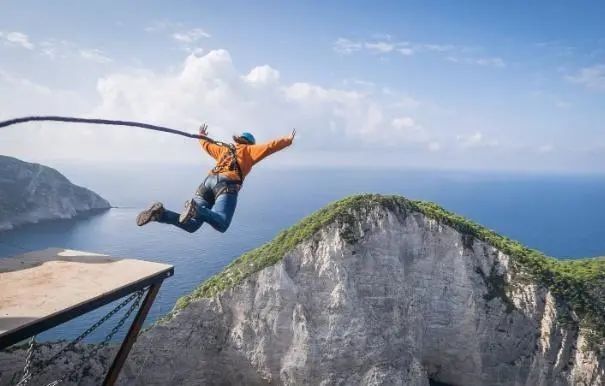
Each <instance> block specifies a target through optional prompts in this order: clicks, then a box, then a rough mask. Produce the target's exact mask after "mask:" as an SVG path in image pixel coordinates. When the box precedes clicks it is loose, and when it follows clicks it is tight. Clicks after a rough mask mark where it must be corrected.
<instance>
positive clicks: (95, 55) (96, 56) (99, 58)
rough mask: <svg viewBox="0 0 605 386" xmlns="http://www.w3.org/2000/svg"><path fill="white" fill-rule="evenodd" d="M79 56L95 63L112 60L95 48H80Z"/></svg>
mask: <svg viewBox="0 0 605 386" xmlns="http://www.w3.org/2000/svg"><path fill="white" fill-rule="evenodd" d="M80 56H81V57H82V58H83V59H86V60H90V61H92V62H96V63H102V64H105V63H111V62H113V60H112V59H111V58H110V57H108V56H107V55H105V54H104V53H103V51H101V50H99V49H96V48H93V49H85V50H80Z"/></svg>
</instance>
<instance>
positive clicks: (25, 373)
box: [17, 335, 36, 386]
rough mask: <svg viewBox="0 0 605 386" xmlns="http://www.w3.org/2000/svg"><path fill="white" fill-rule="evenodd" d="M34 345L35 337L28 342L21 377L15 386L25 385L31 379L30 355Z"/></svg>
mask: <svg viewBox="0 0 605 386" xmlns="http://www.w3.org/2000/svg"><path fill="white" fill-rule="evenodd" d="M35 343H36V336H35V335H34V336H32V337H31V339H30V340H29V347H28V348H27V356H26V357H25V366H24V367H23V377H21V380H20V381H19V383H17V386H24V385H27V382H29V380H30V379H31V377H32V374H31V372H30V369H31V365H32V355H33V353H34V345H35Z"/></svg>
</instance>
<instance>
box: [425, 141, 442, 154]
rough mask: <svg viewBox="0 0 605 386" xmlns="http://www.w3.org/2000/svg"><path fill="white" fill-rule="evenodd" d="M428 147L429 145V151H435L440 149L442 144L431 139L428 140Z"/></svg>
mask: <svg viewBox="0 0 605 386" xmlns="http://www.w3.org/2000/svg"><path fill="white" fill-rule="evenodd" d="M428 147H429V151H433V152H435V151H439V150H441V147H442V146H441V144H440V143H439V142H435V141H432V142H429V145H428Z"/></svg>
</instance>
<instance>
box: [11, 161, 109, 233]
mask: <svg viewBox="0 0 605 386" xmlns="http://www.w3.org/2000/svg"><path fill="white" fill-rule="evenodd" d="M110 207H111V205H110V204H109V202H108V201H107V200H105V199H104V198H103V197H101V196H99V195H98V194H96V193H95V192H93V191H91V190H89V189H86V188H83V187H81V186H77V185H74V184H72V183H71V182H70V181H69V180H68V179H67V178H66V177H65V176H64V175H62V174H61V173H59V172H58V171H57V170H55V169H53V168H50V167H48V166H44V165H40V164H36V163H29V162H24V161H21V160H19V159H16V158H13V157H7V156H0V231H4V230H8V229H12V228H14V227H17V226H20V225H25V224H31V223H37V222H40V221H44V220H53V219H69V218H73V217H75V216H77V215H78V214H82V213H85V212H90V211H92V210H102V209H109V208H110Z"/></svg>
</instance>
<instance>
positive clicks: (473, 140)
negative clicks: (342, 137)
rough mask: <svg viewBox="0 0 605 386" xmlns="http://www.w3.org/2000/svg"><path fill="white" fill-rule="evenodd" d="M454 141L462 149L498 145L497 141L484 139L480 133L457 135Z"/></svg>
mask: <svg viewBox="0 0 605 386" xmlns="http://www.w3.org/2000/svg"><path fill="white" fill-rule="evenodd" d="M456 139H457V140H458V142H459V144H460V145H461V146H462V147H463V148H475V147H497V146H499V145H500V143H499V141H498V140H495V139H489V138H486V137H485V135H484V134H483V133H482V132H480V131H476V132H474V133H471V134H466V135H458V136H457V137H456Z"/></svg>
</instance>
